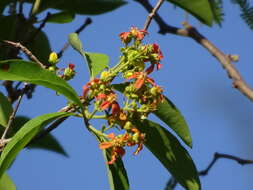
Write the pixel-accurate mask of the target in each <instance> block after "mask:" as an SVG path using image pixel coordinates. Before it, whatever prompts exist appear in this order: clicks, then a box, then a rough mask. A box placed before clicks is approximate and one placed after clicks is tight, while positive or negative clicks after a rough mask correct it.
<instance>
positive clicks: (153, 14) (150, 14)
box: [143, 0, 164, 31]
mask: <svg viewBox="0 0 253 190" xmlns="http://www.w3.org/2000/svg"><path fill="white" fill-rule="evenodd" d="M163 2H164V0H159V1H158V2H157V4H156V6H155V7H154V8H153V10H152V11H151V12H150V13H149V15H148V17H147V19H146V22H145V24H144V27H143V30H145V31H146V30H148V27H149V25H150V23H151V20H152V19H153V17H154V16H155V14H156V12H157V11H158V9H159V8H160V7H161V5H162V4H163Z"/></svg>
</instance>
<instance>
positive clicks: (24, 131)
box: [0, 112, 71, 177]
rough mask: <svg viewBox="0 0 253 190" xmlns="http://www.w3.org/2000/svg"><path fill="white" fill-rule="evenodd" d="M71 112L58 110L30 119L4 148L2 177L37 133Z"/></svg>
mask: <svg viewBox="0 0 253 190" xmlns="http://www.w3.org/2000/svg"><path fill="white" fill-rule="evenodd" d="M70 115H71V114H70V113H64V112H57V113H50V114H44V115H41V116H38V117H36V118H34V119H32V120H30V121H28V122H27V123H26V124H25V125H24V126H23V127H22V128H21V129H20V130H19V131H18V132H17V133H16V134H15V135H14V136H13V137H12V138H11V141H10V142H9V143H8V144H7V145H6V147H5V148H4V150H3V152H2V154H1V157H0V177H1V176H2V175H3V174H4V172H5V170H6V169H7V168H8V167H9V165H10V164H11V163H12V161H13V160H14V159H15V157H16V156H17V155H18V153H19V152H20V151H21V150H22V149H23V148H24V147H25V146H26V145H27V144H28V143H29V142H30V140H31V139H32V138H33V137H35V135H36V134H37V133H38V132H39V131H40V130H41V129H42V128H43V127H44V126H45V125H47V124H49V123H50V122H52V121H53V120H55V119H58V118H61V117H67V116H70Z"/></svg>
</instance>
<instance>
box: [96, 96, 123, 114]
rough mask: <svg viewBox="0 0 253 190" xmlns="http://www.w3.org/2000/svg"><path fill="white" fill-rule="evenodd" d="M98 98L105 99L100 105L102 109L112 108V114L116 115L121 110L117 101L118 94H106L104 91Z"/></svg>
mask: <svg viewBox="0 0 253 190" xmlns="http://www.w3.org/2000/svg"><path fill="white" fill-rule="evenodd" d="M96 99H98V100H103V102H102V103H101V105H100V109H101V110H105V109H107V108H110V107H111V108H112V115H116V114H118V113H119V112H120V106H119V104H118V103H117V101H116V99H117V95H116V94H115V93H114V92H111V93H110V94H108V95H106V94H104V93H100V94H98V96H96Z"/></svg>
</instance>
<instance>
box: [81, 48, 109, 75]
mask: <svg viewBox="0 0 253 190" xmlns="http://www.w3.org/2000/svg"><path fill="white" fill-rule="evenodd" d="M85 56H86V60H87V63H88V65H89V68H90V71H91V77H92V78H94V77H95V76H97V75H98V74H99V73H100V72H101V71H103V70H104V69H105V68H106V67H108V64H109V57H108V56H107V55H105V54H101V53H90V52H85Z"/></svg>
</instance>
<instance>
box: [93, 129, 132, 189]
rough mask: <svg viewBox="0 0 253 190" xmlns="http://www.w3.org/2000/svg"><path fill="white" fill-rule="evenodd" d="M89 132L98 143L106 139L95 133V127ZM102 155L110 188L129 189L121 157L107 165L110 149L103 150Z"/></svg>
mask: <svg viewBox="0 0 253 190" xmlns="http://www.w3.org/2000/svg"><path fill="white" fill-rule="evenodd" d="M91 132H92V133H93V134H94V135H95V137H96V138H97V140H98V141H99V142H100V143H101V142H104V141H106V139H105V138H104V137H101V136H100V135H98V134H97V133H96V129H94V130H91ZM103 155H104V159H105V164H106V168H107V175H108V180H109V184H110V190H129V182H128V177H127V172H126V170H125V167H124V164H123V161H122V160H121V158H117V160H116V162H114V163H113V164H110V165H109V164H108V162H109V161H110V160H111V151H110V150H103Z"/></svg>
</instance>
